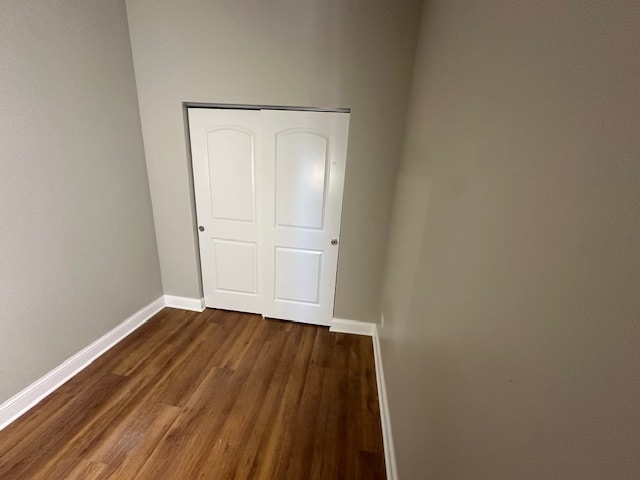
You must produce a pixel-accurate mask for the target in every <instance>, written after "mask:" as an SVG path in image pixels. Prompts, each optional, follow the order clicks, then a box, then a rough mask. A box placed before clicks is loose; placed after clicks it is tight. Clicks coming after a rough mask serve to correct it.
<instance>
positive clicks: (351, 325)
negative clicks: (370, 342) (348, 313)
mask: <svg viewBox="0 0 640 480" xmlns="http://www.w3.org/2000/svg"><path fill="white" fill-rule="evenodd" d="M375 328H376V324H375V323H368V322H359V321H357V320H345V319H344V318H333V319H332V320H331V326H330V327H329V331H330V332H335V333H351V334H353V335H366V336H368V337H373V335H374V330H375Z"/></svg>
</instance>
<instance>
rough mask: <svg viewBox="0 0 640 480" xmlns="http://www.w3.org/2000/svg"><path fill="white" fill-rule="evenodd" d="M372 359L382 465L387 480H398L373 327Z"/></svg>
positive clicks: (376, 332)
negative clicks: (376, 386) (382, 450)
mask: <svg viewBox="0 0 640 480" xmlns="http://www.w3.org/2000/svg"><path fill="white" fill-rule="evenodd" d="M373 358H374V360H375V364H376V382H377V383H378V401H379V404H380V420H381V422H382V441H383V443H384V463H385V466H386V469H387V480H398V466H397V464H396V454H395V449H394V447H393V435H392V434H391V419H390V417H389V404H388V403H387V384H386V383H385V380H384V370H383V368H382V356H381V352H380V337H379V336H378V328H377V326H376V325H375V324H374V325H373Z"/></svg>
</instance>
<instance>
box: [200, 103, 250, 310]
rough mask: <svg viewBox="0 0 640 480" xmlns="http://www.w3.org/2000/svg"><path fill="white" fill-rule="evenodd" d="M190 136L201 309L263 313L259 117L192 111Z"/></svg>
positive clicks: (247, 112) (242, 112)
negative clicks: (260, 247)
mask: <svg viewBox="0 0 640 480" xmlns="http://www.w3.org/2000/svg"><path fill="white" fill-rule="evenodd" d="M189 134H190V137H191V157H192V161H193V177H194V190H195V197H196V214H197V217H198V229H199V231H200V232H199V240H200V263H201V267H202V268H201V269H202V286H203V290H204V300H205V305H206V306H207V307H212V308H223V309H226V310H237V311H241V312H251V313H262V302H261V292H260V258H259V257H260V249H259V238H260V231H259V219H260V206H261V204H260V202H259V195H260V182H259V181H258V179H259V178H260V112H259V111H257V110H215V109H202V108H190V109H189Z"/></svg>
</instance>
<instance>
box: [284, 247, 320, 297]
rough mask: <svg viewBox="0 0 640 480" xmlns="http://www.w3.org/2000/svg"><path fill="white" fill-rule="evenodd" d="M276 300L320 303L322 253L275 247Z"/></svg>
mask: <svg viewBox="0 0 640 480" xmlns="http://www.w3.org/2000/svg"><path fill="white" fill-rule="evenodd" d="M275 253H276V258H275V272H274V275H275V300H277V301H280V302H282V301H288V302H302V303H308V304H312V305H319V303H320V284H321V276H322V252H320V251H317V250H302V249H296V248H283V247H275Z"/></svg>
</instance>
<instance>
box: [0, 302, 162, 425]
mask: <svg viewBox="0 0 640 480" xmlns="http://www.w3.org/2000/svg"><path fill="white" fill-rule="evenodd" d="M164 306H165V299H164V298H163V297H160V298H158V299H157V300H155V301H153V302H151V303H150V304H149V305H147V306H145V307H143V308H141V309H140V310H138V311H137V312H136V313H134V314H133V315H131V316H130V317H129V318H127V319H126V320H125V321H124V322H122V323H121V324H120V325H118V326H117V327H115V328H114V329H113V330H111V331H110V332H107V333H106V334H105V335H103V336H102V337H100V338H99V339H97V340H96V341H95V342H93V343H91V344H90V345H88V346H86V347H85V348H83V349H82V350H80V351H79V352H78V353H76V354H75V355H73V356H71V357H69V358H68V359H67V360H65V361H64V362H62V363H61V364H60V365H58V366H57V367H56V368H54V369H53V370H51V371H50V372H49V373H47V374H45V375H44V376H43V377H41V378H39V379H38V380H36V381H35V382H33V383H32V384H31V385H29V386H28V387H26V388H25V389H24V390H22V391H20V392H18V393H17V394H16V395H14V396H13V397H11V398H10V399H8V400H7V401H5V402H4V403H2V404H0V430H2V429H3V428H5V427H6V426H7V425H9V424H10V423H11V422H13V421H15V420H17V419H18V418H19V417H20V416H21V415H23V414H24V413H26V412H27V411H28V410H30V409H31V408H32V407H33V406H35V405H36V404H37V403H38V402H40V401H41V400H42V399H43V398H45V397H46V396H47V395H49V394H50V393H51V392H53V391H54V390H56V389H57V388H58V387H60V386H61V385H62V384H63V383H65V382H66V381H67V380H69V379H70V378H71V377H73V376H74V375H76V374H78V373H79V372H80V371H81V370H83V369H84V368H85V367H87V366H88V365H89V364H90V363H91V362H93V361H94V360H95V359H96V358H98V357H99V356H100V355H102V354H103V353H104V352H106V351H107V350H109V349H110V348H111V347H113V346H114V345H115V344H116V343H118V342H119V341H120V340H122V339H123V338H125V337H126V336H127V335H129V334H130V333H131V332H133V331H134V330H136V329H137V328H138V327H140V326H141V325H143V324H144V323H145V322H146V321H147V320H149V319H150V318H151V317H152V316H154V315H155V314H156V313H158V312H159V311H160V310H162V309H163V308H164Z"/></svg>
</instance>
